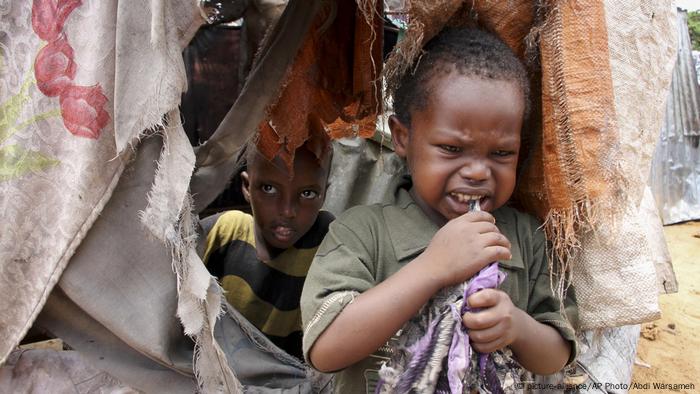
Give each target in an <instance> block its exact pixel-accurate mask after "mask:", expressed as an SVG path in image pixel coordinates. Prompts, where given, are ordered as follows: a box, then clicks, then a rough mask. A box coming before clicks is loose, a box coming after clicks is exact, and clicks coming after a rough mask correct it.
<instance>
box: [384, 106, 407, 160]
mask: <svg viewBox="0 0 700 394" xmlns="http://www.w3.org/2000/svg"><path fill="white" fill-rule="evenodd" d="M389 130H391V143H392V144H394V152H396V154H397V155H398V156H399V157H401V158H405V157H406V149H407V147H408V138H409V136H408V127H406V125H404V124H403V123H401V121H400V120H399V118H397V117H396V115H391V116H390V117H389Z"/></svg>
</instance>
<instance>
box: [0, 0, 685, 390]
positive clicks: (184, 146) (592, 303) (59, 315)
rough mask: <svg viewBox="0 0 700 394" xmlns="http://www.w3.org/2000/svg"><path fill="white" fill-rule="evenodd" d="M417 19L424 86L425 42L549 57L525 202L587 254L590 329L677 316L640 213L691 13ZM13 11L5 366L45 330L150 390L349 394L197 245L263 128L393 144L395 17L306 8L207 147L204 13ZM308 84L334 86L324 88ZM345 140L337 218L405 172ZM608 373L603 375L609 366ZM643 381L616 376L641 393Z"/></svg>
mask: <svg viewBox="0 0 700 394" xmlns="http://www.w3.org/2000/svg"><path fill="white" fill-rule="evenodd" d="M407 7H409V8H408V9H407V13H408V15H409V27H408V31H407V32H406V35H407V37H409V39H410V37H413V41H409V40H408V39H407V40H404V41H403V43H404V44H401V43H399V46H398V48H399V51H400V52H395V54H394V57H393V58H392V59H393V60H389V63H388V64H389V66H390V74H389V75H388V78H389V81H391V79H392V75H396V73H401V72H405V65H406V64H407V62H408V61H409V60H411V59H413V57H414V56H416V55H417V54H418V53H419V52H418V50H419V48H420V46H419V45H417V44H422V43H423V42H424V41H425V40H427V39H429V38H430V36H432V35H434V34H435V33H437V31H439V30H440V28H442V26H443V25H444V24H446V23H461V22H464V20H465V19H463V18H471V20H474V21H475V23H479V24H481V25H483V26H485V27H488V28H490V29H492V30H494V31H496V32H497V33H500V34H501V35H502V37H503V38H504V40H506V41H507V42H508V43H509V44H510V45H511V46H512V47H513V48H514V49H515V51H516V53H518V54H520V55H522V56H523V57H527V58H528V59H531V60H533V59H534V60H536V61H535V62H533V63H531V64H532V65H533V66H534V67H533V70H535V75H540V76H539V77H535V78H534V80H533V84H535V85H534V86H536V87H538V90H540V91H541V93H542V94H543V96H542V97H543V98H542V100H541V102H539V107H540V108H541V111H542V112H541V113H542V114H543V115H541V116H540V117H539V118H537V117H535V118H533V119H534V120H535V122H534V123H533V125H532V127H533V128H532V130H544V131H543V132H542V133H534V134H533V135H532V136H531V138H530V139H529V143H528V148H527V149H528V153H529V155H528V160H527V161H526V162H524V167H523V174H524V177H525V179H527V180H528V182H526V183H524V184H523V186H522V188H521V189H519V190H520V192H519V194H518V198H519V202H520V203H521V205H522V206H523V207H525V208H526V209H528V210H530V211H532V212H533V213H536V214H539V216H540V217H541V218H542V219H544V220H546V223H547V229H548V234H549V235H550V237H551V238H552V240H553V241H555V244H556V245H557V247H556V251H557V252H558V253H559V254H560V255H561V256H564V257H568V256H572V258H571V259H566V260H565V261H566V262H570V265H569V266H568V267H567V266H565V267H563V268H564V269H567V270H568V272H571V275H572V279H573V282H574V284H575V285H576V286H577V287H578V289H584V291H579V293H580V294H582V297H580V300H581V311H582V313H581V315H582V318H583V319H584V323H585V324H584V327H585V328H588V329H593V328H605V327H617V326H620V325H626V324H635V323H640V322H642V321H646V320H649V319H652V318H654V317H655V316H657V315H658V306H657V305H656V292H657V290H656V283H655V279H654V278H655V274H654V273H655V271H654V261H653V260H654V259H650V258H649V256H650V255H651V252H649V250H650V249H649V248H650V247H651V245H655V244H658V243H660V242H662V240H660V239H658V238H655V237H654V236H652V235H650V232H648V231H646V229H648V228H658V227H659V226H660V223H659V222H658V219H657V220H656V221H653V218H652V219H641V218H640V216H639V214H638V212H639V210H638V207H639V206H640V201H641V200H642V194H643V185H644V182H645V181H646V179H647V177H648V169H649V163H650V156H651V152H650V151H651V147H652V146H653V141H655V139H656V132H655V130H658V129H659V124H660V119H661V117H660V111H661V108H662V105H663V101H664V99H665V94H663V92H665V89H666V88H667V86H668V83H669V81H670V70H671V66H672V60H673V57H674V54H675V40H674V39H673V37H675V33H674V32H675V30H674V23H675V14H674V12H673V10H672V9H671V8H670V6H669V5H667V4H665V2H662V1H654V0H636V1H629V2H624V3H622V4H619V3H617V2H613V1H605V2H599V1H592V0H590V1H578V2H558V1H541V2H537V3H536V4H533V2H530V1H509V2H501V1H480V2H471V1H468V2H464V3H463V2H461V1H439V2H438V1H423V2H421V1H413V2H411V1H408V2H407ZM411 7H412V8H411ZM3 12H4V13H5V14H4V15H3V18H2V25H0V31H3V32H8V31H9V32H12V34H5V35H3V36H1V37H2V38H1V39H2V40H3V41H2V43H3V46H2V60H3V62H2V65H3V67H2V69H0V73H2V74H1V75H2V76H3V78H2V81H3V82H2V86H1V87H2V90H0V102H2V104H0V105H1V106H2V107H1V108H0V111H1V112H0V144H1V145H0V163H1V168H2V172H0V175H1V176H2V178H0V180H1V181H2V183H0V190H2V197H1V200H0V206H2V208H3V212H6V213H7V214H6V215H7V220H6V225H5V227H4V230H3V232H2V238H1V239H0V247H1V249H0V253H1V255H0V264H1V265H0V289H2V290H0V291H2V297H0V310H2V311H3V312H2V315H0V316H1V319H2V322H3V324H2V325H1V326H0V338H2V340H0V361H3V362H4V361H5V360H7V359H8V355H9V354H10V352H11V351H12V350H13V349H14V347H15V346H16V345H17V343H18V342H19V341H20V340H21V338H22V337H23V336H24V334H25V333H26V332H27V330H28V329H29V327H30V326H32V324H36V325H39V326H42V327H45V328H47V329H49V330H50V331H51V332H53V333H54V334H56V335H58V336H59V337H61V338H63V339H64V340H65V341H66V343H68V344H69V345H70V346H71V347H72V348H73V349H76V350H77V351H79V352H80V353H81V354H82V356H83V357H84V358H85V359H87V360H89V362H90V364H91V365H92V366H94V367H95V368H97V369H99V370H103V371H107V372H108V373H109V374H110V375H112V376H113V377H115V378H117V379H118V380H120V381H122V382H124V383H126V384H127V385H129V386H131V387H134V388H136V389H139V390H143V391H146V392H153V391H167V392H192V391H194V390H196V389H200V390H202V391H204V392H237V391H241V390H245V391H247V392H267V391H270V392H323V391H326V390H330V387H331V383H330V377H328V376H324V375H320V374H315V373H313V372H312V371H311V370H310V369H309V368H308V367H307V366H305V365H303V364H302V363H301V362H300V361H299V360H296V359H294V358H293V357H291V356H289V355H286V354H285V353H283V352H281V351H280V350H279V349H277V348H276V347H275V346H274V345H273V344H272V343H270V342H269V341H268V340H267V339H266V338H265V337H264V336H262V335H261V334H260V333H259V332H257V330H255V328H254V327H252V326H251V325H250V324H249V323H247V322H246V321H244V320H243V319H242V318H241V317H240V315H238V313H237V312H236V311H235V310H232V309H231V308H228V307H227V306H226V305H224V306H223V310H222V304H221V292H220V288H219V286H218V284H217V283H216V281H215V280H214V278H212V277H210V276H209V274H208V273H207V272H206V269H204V266H203V265H202V263H201V260H200V259H199V257H198V256H197V254H196V251H195V245H196V238H197V234H196V231H195V227H196V216H195V214H194V213H195V212H199V211H201V210H202V209H203V208H204V207H206V206H207V205H208V204H209V203H210V202H211V201H212V200H213V199H214V198H215V197H216V196H217V195H218V194H219V193H220V192H221V191H222V190H223V188H224V187H225V185H226V183H227V181H228V179H229V178H230V176H231V174H232V172H233V169H234V166H233V161H234V160H235V158H234V155H233V153H234V152H235V151H236V150H237V148H238V147H240V146H241V145H242V144H243V143H244V142H245V141H246V140H247V139H248V138H249V137H251V136H252V135H253V134H254V133H255V132H256V131H260V133H261V137H260V138H261V139H263V141H264V143H265V145H266V146H267V147H268V148H270V151H269V154H273V153H274V152H276V151H277V150H279V149H282V147H285V146H286V147H287V149H288V151H293V149H292V148H294V147H295V146H298V145H299V144H300V143H301V142H303V140H304V138H305V135H306V133H307V132H308V130H309V129H312V128H313V129H316V130H319V129H320V130H327V131H328V132H329V133H330V134H331V135H332V136H333V137H334V138H340V137H349V136H356V135H360V136H365V137H369V136H372V135H373V134H374V132H375V119H376V116H377V115H378V114H379V113H380V112H381V106H380V104H381V100H380V95H379V93H380V89H379V85H380V84H379V82H378V76H379V72H380V70H381V59H382V57H381V28H380V27H381V18H380V17H379V16H380V15H381V3H377V2H373V1H368V0H362V1H358V2H357V4H355V2H354V1H341V0H339V1H336V2H326V1H320V0H318V1H310V0H298V1H290V2H289V4H288V6H287V8H286V9H285V12H284V13H283V15H282V16H281V18H280V20H279V22H278V23H277V24H275V25H274V27H273V29H272V30H271V31H270V32H269V33H268V35H267V38H266V39H265V41H264V44H263V46H262V47H261V49H260V51H259V53H258V56H257V60H256V61H255V62H254V64H253V67H252V71H251V73H250V75H249V77H248V80H247V81H246V84H245V86H244V87H243V89H242V91H241V93H240V95H239V97H238V99H237V100H236V101H235V103H234V104H233V107H232V109H231V110H230V111H229V113H228V115H227V116H226V117H225V118H224V120H223V121H222V123H221V125H220V127H219V129H218V130H217V131H216V133H215V134H214V135H213V136H212V137H211V138H210V139H209V140H208V141H207V142H206V143H205V144H204V145H202V146H200V147H198V148H197V149H196V152H195V151H193V149H192V147H191V146H190V144H189V142H188V140H187V138H186V136H185V134H184V131H183V130H182V127H181V125H180V124H179V113H178V104H179V100H180V97H181V94H182V92H183V91H184V90H185V71H184V65H183V61H182V57H181V51H182V49H183V48H184V46H185V45H186V44H187V42H189V40H190V39H191V37H192V36H193V34H194V32H195V31H196V30H197V29H198V28H199V26H201V25H202V24H203V23H205V20H204V18H203V17H202V16H201V15H200V10H199V9H198V8H197V7H196V5H195V4H194V3H192V2H165V1H162V0H160V1H158V0H157V1H152V2H151V3H150V8H149V7H145V8H143V9H142V8H139V9H137V10H136V9H134V7H130V6H128V5H125V4H124V3H120V2H118V1H115V0H111V1H84V2H80V1H77V0H74V1H70V0H66V1H58V2H54V1H48V0H46V1H42V0H35V1H34V2H33V3H32V4H11V5H10V6H9V8H8V9H5V10H3ZM348 32H353V33H352V37H350V35H349V34H348ZM411 46H412V47H411ZM538 53H539V54H541V55H537V54H538ZM582 53H585V54H586V55H585V56H582V55H581V54H582ZM319 54H321V55H319ZM531 56H532V57H531ZM537 59H539V61H537ZM537 64H539V66H537ZM311 65H314V66H316V67H313V68H312V67H310V66H311ZM307 69H315V70H321V71H320V73H319V74H318V75H315V76H312V78H308V75H306V74H304V73H303V72H302V71H304V70H307ZM339 70H342V72H339ZM537 70H541V74H539V73H538V71H537ZM640 75H645V76H647V77H648V78H647V79H644V80H643V82H640V81H639V76H640ZM314 77H316V78H314ZM631 80H634V81H635V82H634V83H630V81H631ZM319 81H322V82H323V83H322V84H319V83H318V82H319ZM299 92H302V93H307V92H312V93H314V94H311V95H299ZM650 92H651V93H658V94H650ZM299 97H303V98H304V100H297V99H298V98H299ZM289 108H297V110H296V112H289ZM270 120H272V122H270ZM538 120H539V121H538ZM285 126H287V127H285ZM540 127H541V129H540ZM336 146H337V147H339V148H338V150H337V152H341V153H340V154H336V156H337V158H334V164H333V175H332V176H334V177H337V179H338V181H336V182H334V185H337V186H334V187H336V188H335V189H331V191H330V192H329V198H328V206H329V207H332V210H335V211H336V212H337V211H340V210H343V209H345V208H347V207H348V206H350V205H353V204H357V203H369V202H375V201H377V200H379V199H380V198H381V197H382V193H381V190H382V187H385V185H386V184H385V183H383V182H384V181H385V180H387V179H389V178H391V177H392V176H395V175H397V174H399V173H400V172H401V170H402V167H401V164H400V163H398V162H396V161H395V160H394V159H391V158H388V156H389V153H390V152H389V150H388V149H387V147H384V146H383V145H381V144H376V143H374V142H371V141H370V140H359V141H358V140H356V139H341V140H339V141H338V143H337V145H336ZM640 147H641V149H640ZM346 154H347V155H346ZM381 157H385V159H383V160H380V158H381ZM618 157H622V160H621V161H617V158H618ZM639 163H641V164H639ZM620 167H621V168H620ZM353 168H357V169H358V170H357V172H355V171H353ZM193 171H194V174H193ZM192 174H193V175H192ZM358 174H363V175H364V176H358ZM375 174H379V175H380V176H379V177H378V178H377V177H375V176H374V175H375ZM348 178H350V179H352V180H353V182H352V183H351V182H349V181H348ZM341 179H343V180H346V182H343V181H341ZM350 185H352V186H350ZM54 207H57V208H58V209H55V208H54ZM37 208H40V209H37ZM613 208H617V209H613ZM613 218H622V219H620V220H619V223H621V224H620V226H622V227H618V226H616V225H615V224H616V223H618V221H613V220H612V219H613ZM640 223H642V224H644V225H643V226H640ZM620 228H623V229H625V231H620ZM640 228H641V229H642V230H640ZM593 230H595V232H597V233H603V234H605V236H604V237H603V239H600V238H597V237H595V236H594V232H593ZM608 235H610V236H609V237H608ZM625 245H627V247H624V246H625ZM629 245H633V247H629ZM645 246H646V247H647V249H645ZM581 251H583V253H582V252H581ZM667 264H668V261H664V259H663V258H662V259H660V261H659V266H662V267H663V266H665V265H667ZM666 280H667V281H670V282H672V281H673V278H666ZM630 284H633V285H630ZM221 313H223V315H221ZM612 330H624V329H612ZM608 350H609V349H603V350H602V351H608ZM623 353H624V354H623V355H622V356H621V358H620V360H622V361H621V362H620V364H623V365H624V366H626V367H629V366H630V365H631V361H630V358H629V357H630V354H632V356H633V353H634V349H633V348H632V349H630V347H626V348H625V349H624V352H623ZM592 359H593V360H592V361H591V364H589V366H590V367H589V368H588V370H589V371H590V372H591V376H590V377H589V378H590V379H596V378H595V376H597V375H596V369H595V368H593V366H595V363H596V362H598V361H599V360H600V358H596V357H593V358H592ZM623 369H624V368H623ZM627 372H629V371H622V372H621V373H620V374H618V375H617V377H616V378H618V379H621V380H624V379H627V380H629V374H627V375H625V373H627Z"/></svg>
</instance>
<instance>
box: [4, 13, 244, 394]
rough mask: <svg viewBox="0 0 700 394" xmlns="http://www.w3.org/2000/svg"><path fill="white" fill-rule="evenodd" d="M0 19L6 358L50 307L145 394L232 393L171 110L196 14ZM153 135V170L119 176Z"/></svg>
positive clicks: (60, 326) (187, 149)
mask: <svg viewBox="0 0 700 394" xmlns="http://www.w3.org/2000/svg"><path fill="white" fill-rule="evenodd" d="M0 12H2V13H3V15H2V18H0V31H1V32H2V33H3V34H2V35H0V37H1V38H0V39H1V40H2V45H1V48H2V68H1V69H0V73H1V74H2V78H1V79H0V80H1V81H2V85H0V89H1V90H0V103H1V104H0V144H1V145H0V163H1V166H0V168H1V169H2V172H1V174H2V179H0V181H1V182H2V183H0V190H1V192H0V209H2V211H3V212H4V214H5V216H4V219H5V221H4V222H5V223H4V226H3V231H2V235H1V238H0V247H1V248H0V253H1V255H0V311H1V312H0V319H1V320H2V324H1V325H0V361H4V360H5V358H6V357H7V356H8V354H9V353H10V351H11V350H12V349H13V347H14V346H15V345H16V344H17V343H18V342H19V341H20V339H21V338H22V337H23V335H24V334H25V333H26V331H27V330H28V328H29V327H30V326H31V325H32V324H33V323H34V321H35V319H36V318H37V315H38V314H39V312H40V311H42V308H44V306H45V304H46V307H45V308H44V309H43V313H42V315H43V316H45V317H46V318H47V319H49V320H44V321H51V320H50V319H51V318H52V317H53V318H54V320H53V321H51V322H52V323H53V324H52V325H51V326H50V327H48V328H50V329H53V328H55V329H56V331H61V332H62V333H65V334H66V337H70V338H71V342H69V344H70V345H71V346H73V347H74V348H76V349H79V350H83V349H87V350H88V352H87V353H89V349H90V348H99V349H101V351H103V353H101V354H100V353H95V352H93V353H92V355H93V356H97V355H99V357H102V359H99V357H95V360H102V361H104V362H106V363H109V362H111V363H115V364H119V363H120V362H123V363H122V364H123V365H127V366H128V367H127V369H128V368H131V369H132V370H141V371H143V374H142V376H141V377H142V379H141V383H144V384H146V385H147V387H154V386H148V385H153V384H157V383H161V382H163V383H164V384H169V385H171V386H173V387H180V388H179V390H185V391H191V390H187V387H188V386H189V387H190V389H191V388H194V387H196V386H197V382H196V381H195V379H194V375H196V376H197V378H198V381H199V385H200V386H202V387H204V388H205V389H206V390H207V391H215V390H227V391H235V390H236V389H237V387H240V386H239V383H238V382H237V381H236V380H235V378H234V377H233V374H232V373H231V371H230V369H229V368H228V367H227V365H226V361H225V358H224V356H223V353H222V352H221V350H220V348H219V346H218V345H217V344H216V342H215V341H214V338H213V330H214V321H215V319H216V317H217V316H218V314H219V311H220V305H221V301H220V299H221V291H220V288H219V286H218V284H217V283H216V281H215V280H214V278H212V277H211V276H210V275H209V274H208V272H207V271H206V269H205V268H204V266H203V265H202V263H201V260H199V258H198V257H197V255H196V253H195V249H194V242H195V239H194V237H195V234H194V232H193V230H192V224H191V223H192V216H191V214H190V209H189V199H188V198H189V197H188V194H187V189H188V186H189V177H190V174H191V173H192V169H193V166H194V153H193V152H192V148H191V146H190V144H189V142H188V141H187V138H186V136H185V134H184V131H183V130H182V127H181V126H179V114H178V112H177V107H178V105H179V102H180V97H181V94H182V92H183V91H184V89H185V88H186V84H185V70H184V65H183V61H182V49H183V48H184V46H185V45H186V44H187V43H188V42H189V40H190V39H191V37H192V35H193V34H194V32H195V31H196V30H197V28H198V27H199V26H200V25H201V24H202V23H203V19H202V18H201V16H200V13H199V10H198V8H197V7H196V6H195V4H194V3H192V2H165V1H151V2H150V3H149V4H148V5H147V6H144V7H132V6H131V5H130V4H127V3H124V2H118V1H116V0H113V1H96V0H94V1H80V0H59V1H55V0H35V1H33V2H12V3H8V4H6V5H5V6H4V7H2V10H1V11H0ZM151 133H152V134H160V135H162V136H163V137H162V138H163V141H162V144H161V145H160V146H158V145H156V150H155V154H152V155H151V156H150V157H149V158H148V163H149V165H150V166H147V167H146V170H145V171H146V172H141V173H138V172H137V173H134V172H128V171H129V170H128V169H131V170H133V168H134V167H133V160H134V157H135V156H137V154H136V153H137V152H140V151H141V146H142V143H141V142H140V139H142V138H145V136H146V135H148V134H151ZM151 152H153V151H151ZM125 171H127V172H125ZM125 174H127V175H129V176H125ZM134 179H136V180H137V181H145V182H146V183H145V184H144V183H140V185H141V187H140V188H139V187H134V188H129V186H133V185H134V184H133V182H134ZM129 182H132V183H129ZM136 183H137V184H139V183H138V182H136ZM119 184H121V185H126V186H123V187H126V190H122V194H119V198H117V199H114V198H112V195H113V193H114V192H115V189H119V187H120V186H119ZM137 202H140V203H141V204H139V203H137ZM108 205H109V206H111V207H112V208H113V210H114V211H112V212H113V213H112V214H111V215H108V214H107V212H106V211H105V209H106V206H108ZM101 215H102V216H101ZM139 216H140V220H139ZM100 223H101V224H100ZM130 230H134V231H130ZM69 262H70V265H69V264H68V263H69ZM67 267H68V269H67V270H66V268H67ZM102 267H104V268H105V269H104V270H102V269H100V268H102ZM64 270H66V272H64ZM59 279H60V281H59ZM56 285H57V286H56ZM52 290H54V291H53V292H52ZM47 300H49V301H48V302H47ZM64 312H66V313H64ZM69 312H70V313H69ZM176 316H177V317H176ZM178 317H179V319H178ZM180 324H182V326H181V325H180ZM71 328H72V329H74V331H73V333H72V334H74V335H72V336H71V332H70V330H69V329H71ZM183 331H184V332H185V333H187V334H188V335H189V336H190V337H191V338H193V339H194V343H193V342H192V341H190V340H189V339H188V338H187V337H186V336H185V335H184V334H183ZM83 339H84V340H83ZM104 351H106V353H105V352H104ZM193 362H194V365H193ZM95 364H96V365H99V363H97V362H96V363H95ZM139 368H140V369H139ZM164 371H166V374H165V375H168V374H171V375H173V376H175V377H173V376H165V377H164V376H163V372H164ZM173 371H178V372H177V373H175V372H173ZM112 372H116V373H115V374H116V375H118V374H119V372H124V369H121V370H120V369H119V368H115V369H114V370H110V373H112ZM156 376H160V378H159V379H155V377H156ZM117 377H118V378H120V377H119V376H117ZM151 378H153V379H151ZM120 380H122V379H120ZM137 387H138V386H137ZM166 387H167V386H166ZM138 388H141V387H138ZM146 391H153V390H147V389H146Z"/></svg>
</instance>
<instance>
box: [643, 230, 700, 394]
mask: <svg viewBox="0 0 700 394" xmlns="http://www.w3.org/2000/svg"><path fill="white" fill-rule="evenodd" d="M664 234H665V235H666V242H667V243H668V245H669V250H670V252H671V258H672V261H673V269H674V271H675V273H676V278H677V279H678V287H679V291H678V293H676V294H665V295H662V296H660V298H659V304H660V307H661V314H662V316H661V319H659V320H657V321H655V322H652V323H646V324H644V325H642V333H641V337H640V338H639V345H638V348H637V361H638V362H637V363H636V365H635V366H634V371H633V376H632V381H633V382H637V383H639V384H645V383H650V385H649V386H650V387H649V388H648V390H644V389H642V390H634V389H633V390H630V393H642V392H670V391H669V390H668V389H667V390H654V388H653V384H654V383H655V382H656V383H670V384H692V385H693V386H694V387H691V388H690V389H689V390H686V389H683V388H678V387H677V388H676V390H672V391H676V392H682V393H699V392H700V222H689V223H684V224H676V225H671V226H666V227H664Z"/></svg>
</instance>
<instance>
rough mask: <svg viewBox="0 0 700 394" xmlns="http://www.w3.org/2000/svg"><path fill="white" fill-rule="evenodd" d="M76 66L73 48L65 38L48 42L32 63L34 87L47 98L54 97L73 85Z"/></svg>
mask: <svg viewBox="0 0 700 394" xmlns="http://www.w3.org/2000/svg"><path fill="white" fill-rule="evenodd" d="M75 69H76V65H75V62H74V61H73V48H71V46H70V45H68V41H67V40H66V38H65V36H61V37H60V38H58V39H57V40H55V41H51V42H49V43H48V44H47V45H46V46H45V47H43V48H42V49H41V51H39V54H38V55H37V57H36V60H35V61H34V76H35V77H36V85H37V87H38V88H39V90H41V93H44V94H45V95H46V96H48V97H55V96H58V95H59V94H61V92H62V91H63V90H64V89H66V88H67V87H68V86H70V85H72V84H73V78H75Z"/></svg>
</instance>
